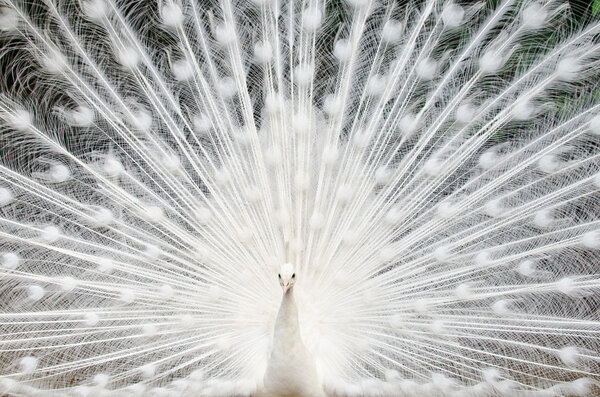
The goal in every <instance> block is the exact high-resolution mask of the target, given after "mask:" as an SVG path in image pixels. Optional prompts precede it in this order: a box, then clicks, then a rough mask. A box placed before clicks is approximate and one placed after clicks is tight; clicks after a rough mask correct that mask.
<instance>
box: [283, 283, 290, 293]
mask: <svg viewBox="0 0 600 397" xmlns="http://www.w3.org/2000/svg"><path fill="white" fill-rule="evenodd" d="M289 289H290V283H285V284H283V293H284V294H285V293H286V292H288V290H289Z"/></svg>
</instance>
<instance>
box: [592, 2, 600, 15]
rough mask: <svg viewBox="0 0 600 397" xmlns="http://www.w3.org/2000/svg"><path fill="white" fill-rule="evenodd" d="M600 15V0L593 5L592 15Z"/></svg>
mask: <svg viewBox="0 0 600 397" xmlns="http://www.w3.org/2000/svg"><path fill="white" fill-rule="evenodd" d="M598 13H600V0H595V1H594V4H592V15H598Z"/></svg>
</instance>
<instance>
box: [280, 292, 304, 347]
mask: <svg viewBox="0 0 600 397" xmlns="http://www.w3.org/2000/svg"><path fill="white" fill-rule="evenodd" d="M273 336H274V337H273V342H274V344H273V349H277V348H280V347H281V348H285V346H286V345H287V346H288V348H289V346H293V345H295V344H297V343H300V344H301V343H302V340H301V338H300V325H299V323H298V307H297V306H296V300H295V299H294V288H290V289H289V290H287V292H284V293H283V297H282V298H281V305H280V306H279V312H278V313H277V320H276V321H275V329H274V330H273Z"/></svg>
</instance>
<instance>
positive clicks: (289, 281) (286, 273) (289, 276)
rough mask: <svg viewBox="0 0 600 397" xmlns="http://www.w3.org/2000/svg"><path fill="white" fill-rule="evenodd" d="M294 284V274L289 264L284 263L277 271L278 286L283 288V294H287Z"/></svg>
mask: <svg viewBox="0 0 600 397" xmlns="http://www.w3.org/2000/svg"><path fill="white" fill-rule="evenodd" d="M295 282H296V273H295V272H294V266H293V265H292V264H291V263H284V264H283V265H282V266H281V270H279V285H281V287H282V288H283V293H286V292H288V290H290V289H291V288H292V287H293V286H294V283H295Z"/></svg>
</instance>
